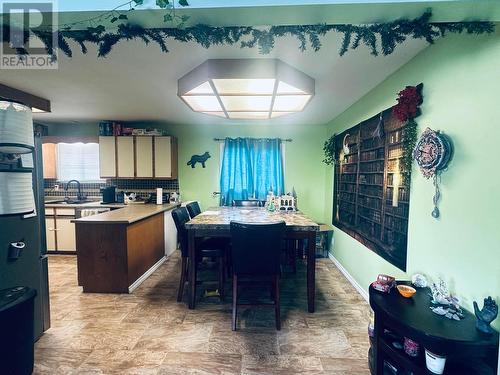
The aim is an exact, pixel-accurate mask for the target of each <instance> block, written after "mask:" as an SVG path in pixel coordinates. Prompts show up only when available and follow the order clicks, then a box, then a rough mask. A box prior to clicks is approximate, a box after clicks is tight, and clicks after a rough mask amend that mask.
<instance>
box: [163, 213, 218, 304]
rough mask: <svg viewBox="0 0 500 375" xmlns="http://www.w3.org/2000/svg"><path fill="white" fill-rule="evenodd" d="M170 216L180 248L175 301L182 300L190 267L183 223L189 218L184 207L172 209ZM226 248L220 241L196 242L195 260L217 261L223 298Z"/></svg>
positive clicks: (186, 237) (186, 236) (185, 230)
mask: <svg viewBox="0 0 500 375" xmlns="http://www.w3.org/2000/svg"><path fill="white" fill-rule="evenodd" d="M172 218H173V220H174V223H175V227H176V228H177V238H178V241H179V244H180V250H181V259H182V260H181V277H180V280H179V289H178V290H177V302H181V301H182V296H183V294H184V285H185V284H186V282H187V277H188V268H189V267H191V265H189V262H188V234H187V229H186V226H185V224H186V223H187V222H188V221H189V220H190V217H189V213H188V210H187V209H186V207H179V208H176V209H175V210H173V211H172ZM225 254H226V249H225V248H224V246H223V245H222V243H218V242H207V241H200V242H198V243H197V244H196V260H195V262H196V261H199V260H201V259H202V258H204V257H207V258H216V259H217V260H218V263H219V295H220V298H221V300H223V299H224V282H225V280H226V276H225V271H226V259H227V258H226V256H225Z"/></svg>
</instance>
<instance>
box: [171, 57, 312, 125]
mask: <svg viewBox="0 0 500 375" xmlns="http://www.w3.org/2000/svg"><path fill="white" fill-rule="evenodd" d="M314 88H315V82H314V79H313V78H311V77H310V76H308V75H307V74H305V73H303V72H301V71H299V70H297V69H295V68H293V67H291V66H290V65H288V64H286V63H284V62H283V61H281V60H278V59H210V60H207V61H205V62H204V63H203V64H201V65H199V66H198V67H196V68H195V69H193V70H192V71H190V72H189V73H188V74H186V75H185V76H184V77H182V78H180V79H179V81H178V90H177V95H178V96H179V97H180V98H181V99H182V100H183V101H184V102H185V103H186V104H187V105H188V106H189V107H190V108H191V109H192V110H193V111H195V112H201V113H205V114H208V115H212V116H217V117H223V118H226V119H231V120H236V119H237V120H266V119H273V118H277V117H281V116H284V115H288V114H292V113H297V112H301V111H303V110H304V108H305V107H306V105H307V104H308V103H309V101H310V100H311V98H312V97H313V96H314Z"/></svg>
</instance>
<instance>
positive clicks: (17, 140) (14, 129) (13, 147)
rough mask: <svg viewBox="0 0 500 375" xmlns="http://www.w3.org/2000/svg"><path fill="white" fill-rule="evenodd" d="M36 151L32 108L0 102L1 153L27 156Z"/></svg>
mask: <svg viewBox="0 0 500 375" xmlns="http://www.w3.org/2000/svg"><path fill="white" fill-rule="evenodd" d="M33 149H34V137H33V117H32V113H31V108H29V107H26V106H25V105H22V104H18V103H13V102H9V101H0V152H2V153H5V154H27V153H30V152H32V151H33Z"/></svg>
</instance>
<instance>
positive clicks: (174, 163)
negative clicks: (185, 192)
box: [170, 137, 179, 179]
mask: <svg viewBox="0 0 500 375" xmlns="http://www.w3.org/2000/svg"><path fill="white" fill-rule="evenodd" d="M170 143H171V147H170V152H171V157H170V163H171V165H172V168H171V175H170V178H171V179H176V178H177V176H178V170H179V166H178V154H177V138H175V137H170Z"/></svg>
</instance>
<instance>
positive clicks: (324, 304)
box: [35, 254, 370, 375]
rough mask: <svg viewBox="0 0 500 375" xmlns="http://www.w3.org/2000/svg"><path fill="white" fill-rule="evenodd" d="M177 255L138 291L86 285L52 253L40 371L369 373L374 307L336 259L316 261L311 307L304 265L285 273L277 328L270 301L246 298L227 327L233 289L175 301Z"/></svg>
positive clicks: (70, 264)
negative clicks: (260, 303) (189, 303)
mask: <svg viewBox="0 0 500 375" xmlns="http://www.w3.org/2000/svg"><path fill="white" fill-rule="evenodd" d="M179 263H180V258H179V255H178V254H174V255H173V256H171V257H170V258H169V259H168V260H167V261H166V262H165V263H164V264H163V265H162V266H161V267H160V268H159V269H158V270H157V271H156V272H155V273H154V274H153V275H151V277H149V278H148V279H147V280H146V281H145V282H144V283H143V284H142V285H141V286H140V287H139V288H138V289H136V290H135V291H134V293H132V294H120V295H118V294H84V293H82V291H81V288H80V287H78V286H77V282H76V257H74V256H50V259H49V270H50V271H49V272H50V273H49V275H50V302H51V313H52V328H50V329H49V330H48V331H47V332H46V333H45V334H44V335H43V336H42V337H41V338H40V340H39V341H38V342H37V343H36V345H35V374H169V375H170V374H172V375H173V374H197V375H202V374H203V375H205V374H218V375H229V374H283V375H289V374H332V375H340V374H349V375H357V374H369V370H368V365H367V351H368V346H369V344H368V337H367V325H368V321H369V314H370V309H369V306H368V305H367V303H366V302H365V301H364V300H363V299H362V298H361V296H360V295H359V294H357V293H356V291H355V290H354V288H353V287H352V286H351V285H350V284H349V283H348V281H347V280H346V279H345V278H344V277H343V276H342V274H341V273H340V272H339V271H338V269H337V268H336V267H335V266H334V265H333V264H332V263H331V261H329V260H327V259H322V260H318V262H317V274H316V275H317V278H316V283H317V294H316V301H317V308H316V312H315V313H314V314H309V313H307V312H306V293H305V267H304V265H303V264H299V267H298V272H297V274H296V275H293V274H291V273H285V275H284V278H283V280H282V282H281V298H282V309H281V313H282V320H283V322H282V325H283V328H282V330H281V331H279V332H278V331H276V330H275V328H274V312H273V309H266V308H257V309H256V308H246V307H245V308H240V311H239V327H240V330H239V331H237V332H233V331H231V305H230V296H227V297H226V303H225V304H221V303H219V300H218V298H213V297H212V298H203V297H202V296H201V294H200V297H199V303H198V305H197V309H196V310H188V308H187V307H186V304H185V303H184V302H183V303H177V302H176V299H175V297H176V289H177V282H178V272H179V271H178V270H179V268H180V264H179ZM205 285H206V284H205ZM228 286H229V285H228ZM199 289H202V290H203V289H204V287H203V285H202V286H201V287H200V288H199ZM227 289H228V290H229V289H230V288H229V287H228V288H227Z"/></svg>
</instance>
